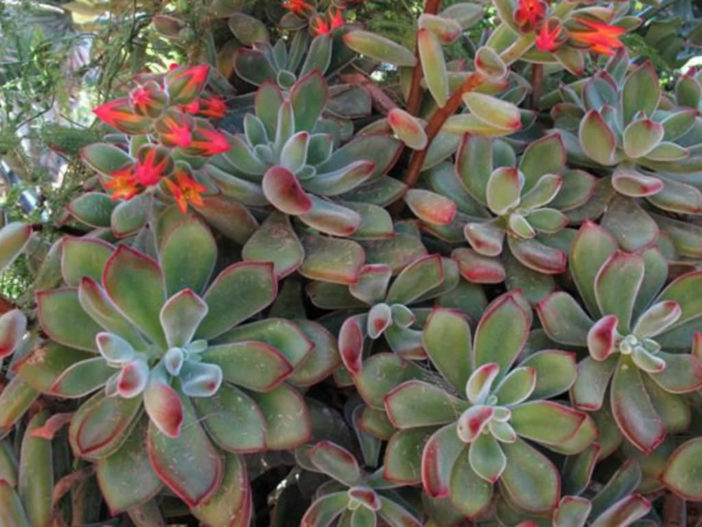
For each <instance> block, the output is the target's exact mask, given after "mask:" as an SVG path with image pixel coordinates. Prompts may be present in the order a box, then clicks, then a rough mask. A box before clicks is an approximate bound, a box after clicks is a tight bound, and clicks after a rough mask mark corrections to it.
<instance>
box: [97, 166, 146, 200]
mask: <svg viewBox="0 0 702 527" xmlns="http://www.w3.org/2000/svg"><path fill="white" fill-rule="evenodd" d="M105 188H106V189H107V190H109V191H110V199H112V201H117V200H120V199H123V200H126V201H129V200H130V199H132V198H133V197H134V196H136V195H137V194H139V185H138V183H137V178H136V175H135V174H134V167H133V166H132V165H128V166H126V167H124V168H121V169H119V170H115V171H114V172H112V179H111V180H110V181H108V182H106V183H105Z"/></svg>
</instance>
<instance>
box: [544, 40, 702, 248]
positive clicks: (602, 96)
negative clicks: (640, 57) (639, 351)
mask: <svg viewBox="0 0 702 527" xmlns="http://www.w3.org/2000/svg"><path fill="white" fill-rule="evenodd" d="M628 65H629V56H628V54H627V53H626V51H625V50H620V51H619V52H618V53H617V54H616V55H615V56H613V57H612V59H611V60H610V61H609V62H608V63H607V65H606V66H605V68H604V69H603V70H600V71H598V72H597V73H596V74H595V75H593V76H592V77H590V78H587V79H582V80H579V81H577V82H576V83H574V84H572V85H569V86H565V87H563V88H562V89H560V90H559V91H558V92H554V94H553V95H549V96H547V97H546V98H545V99H544V101H543V105H544V106H547V105H553V106H552V108H551V116H552V117H553V119H554V121H555V125H556V127H557V128H558V129H559V130H561V134H562V136H563V138H564V143H565V146H566V150H567V152H568V161H569V163H570V164H571V165H572V166H578V167H583V168H585V169H588V168H593V169H595V170H596V171H597V172H599V173H601V174H604V175H606V180H605V181H602V182H600V186H601V187H602V192H601V194H602V195H601V196H599V197H598V201H597V202H596V203H594V204H593V205H592V206H591V207H590V208H589V209H587V208H586V209H585V210H582V211H577V210H576V211H574V213H575V217H576V218H578V219H582V216H583V215H585V217H586V218H590V219H594V218H595V217H596V216H599V215H600V214H602V213H604V216H603V218H602V224H603V225H604V226H605V227H606V228H607V229H608V230H610V231H611V232H612V233H613V234H614V235H615V236H616V237H617V240H618V241H619V243H620V245H621V246H622V248H624V249H625V250H629V251H634V250H637V249H640V248H642V247H644V246H646V245H648V244H650V243H652V242H653V241H654V240H655V239H656V237H657V236H658V232H659V230H663V231H667V232H668V233H669V234H670V236H671V239H672V241H673V244H674V245H675V247H676V249H677V251H678V252H679V254H680V256H682V257H688V258H699V255H700V248H699V241H698V240H696V239H695V236H694V229H692V228H691V227H689V226H687V225H685V224H684V223H682V222H680V221H678V220H676V219H675V218H672V217H670V215H669V214H668V213H675V214H686V215H699V214H700V213H701V212H702V193H701V192H700V190H699V188H698V186H697V185H696V184H695V183H694V180H693V179H690V178H689V177H688V174H692V173H695V172H697V171H699V170H700V168H702V156H700V154H699V153H698V152H696V151H695V149H694V147H691V146H690V141H689V140H687V139H686V136H688V134H689V133H690V132H691V130H693V128H694V126H695V122H696V121H697V120H698V117H697V110H696V109H692V108H688V107H684V106H676V105H675V103H674V102H673V101H672V100H671V99H670V98H669V97H668V96H667V95H666V94H665V93H664V92H662V89H661V85H660V82H659V78H658V75H657V74H656V71H655V69H654V68H653V66H652V65H651V64H650V63H644V64H642V65H639V66H637V67H635V68H633V69H631V70H629V68H628ZM693 135H694V132H693ZM694 142H695V141H693V142H692V144H694ZM632 218H635V219H634V220H632ZM692 240H695V243H692V242H691V241H692Z"/></svg>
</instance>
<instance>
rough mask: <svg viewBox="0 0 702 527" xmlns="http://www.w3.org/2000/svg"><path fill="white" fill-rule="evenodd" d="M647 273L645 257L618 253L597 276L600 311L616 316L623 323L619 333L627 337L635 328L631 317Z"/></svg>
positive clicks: (597, 295)
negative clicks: (632, 326)
mask: <svg viewBox="0 0 702 527" xmlns="http://www.w3.org/2000/svg"><path fill="white" fill-rule="evenodd" d="M644 271H645V267H644V261H643V259H642V258H641V257H639V256H637V255H633V254H628V253H625V252H622V251H617V252H615V253H614V254H612V256H610V257H609V258H608V259H607V261H605V263H604V264H603V265H602V267H600V270H599V271H598V273H597V275H596V276H595V298H596V299H597V305H598V307H599V309H600V312H601V313H602V314H605V315H615V316H616V317H617V318H618V320H619V325H618V329H619V332H620V333H622V334H624V335H626V334H628V332H629V331H630V329H631V328H630V326H631V314H632V311H633V309H634V302H635V301H636V296H637V295H638V292H639V288H640V286H641V283H642V281H643V278H644Z"/></svg>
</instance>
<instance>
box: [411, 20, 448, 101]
mask: <svg viewBox="0 0 702 527" xmlns="http://www.w3.org/2000/svg"><path fill="white" fill-rule="evenodd" d="M417 52H418V54H419V59H420V62H421V64H422V72H423V73H424V80H425V81H426V84H427V88H428V89H429V93H431V95H432V97H433V98H434V101H435V102H436V104H437V105H438V106H439V108H443V107H444V106H446V101H448V98H449V79H448V72H447V70H446V59H445V58H444V51H443V49H442V48H441V42H440V41H439V39H438V37H437V36H436V35H435V34H434V33H432V32H431V31H429V30H428V29H425V28H422V27H421V26H420V28H419V29H418V30H417Z"/></svg>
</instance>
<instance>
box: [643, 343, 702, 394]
mask: <svg viewBox="0 0 702 527" xmlns="http://www.w3.org/2000/svg"><path fill="white" fill-rule="evenodd" d="M656 356H657V357H659V358H661V359H663V360H664V361H665V369H664V370H663V371H662V372H660V373H651V374H650V377H651V379H653V380H654V381H655V382H656V384H658V386H660V387H661V388H663V390H665V391H666V392H668V393H689V392H693V391H695V390H698V389H699V388H702V361H701V360H700V359H699V358H698V357H695V356H694V355H691V354H681V353H666V352H664V351H660V352H658V353H657V354H656Z"/></svg>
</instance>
